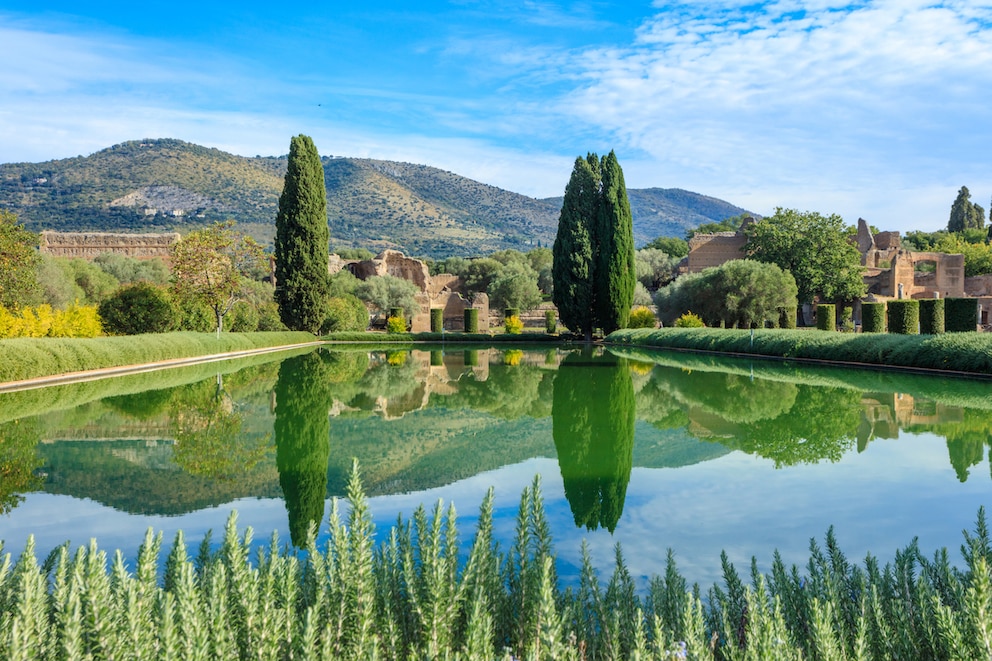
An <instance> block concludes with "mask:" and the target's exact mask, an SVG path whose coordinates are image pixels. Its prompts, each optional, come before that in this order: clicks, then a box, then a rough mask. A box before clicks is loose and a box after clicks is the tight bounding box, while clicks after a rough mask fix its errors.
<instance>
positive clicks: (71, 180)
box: [0, 139, 743, 257]
mask: <svg viewBox="0 0 992 661" xmlns="http://www.w3.org/2000/svg"><path fill="white" fill-rule="evenodd" d="M323 162H324V172H325V178H326V181H327V192H328V222H329V224H330V231H331V243H332V245H334V246H362V247H367V248H370V249H371V250H373V252H378V251H379V250H381V249H383V248H390V247H391V248H398V249H400V250H403V251H404V252H406V253H407V254H411V255H427V256H433V257H443V256H447V255H451V254H459V255H476V254H485V253H488V252H492V251H494V250H500V249H503V248H517V249H520V250H526V249H528V248H530V247H532V246H536V245H539V244H540V245H546V246H547V245H550V244H551V243H552V242H553V241H554V233H555V229H556V227H557V222H558V212H559V210H560V208H561V198H550V199H545V200H539V199H534V198H530V197H526V196H524V195H519V194H517V193H512V192H509V191H505V190H502V189H500V188H496V187H494V186H489V185H487V184H482V183H479V182H477V181H473V180H472V179H468V178H466V177H462V176H459V175H457V174H454V173H452V172H446V171H444V170H440V169H438V168H433V167H429V166H426V165H413V164H409V163H397V162H392V161H378V160H370V159H357V158H341V157H338V158H334V157H325V158H324V159H323ZM285 171H286V157H285V156H281V157H262V156H256V157H251V158H249V157H242V156H235V155H233V154H228V153H226V152H223V151H220V150H217V149H210V148H207V147H201V146H199V145H194V144H190V143H187V142H182V141H180V140H171V139H163V140H143V141H132V142H125V143H122V144H119V145H115V146H113V147H110V148H108V149H104V150H102V151H99V152H97V153H95V154H92V155H90V156H85V157H82V156H80V157H76V158H69V159H62V160H56V161H47V162H44V163H8V164H0V208H5V209H8V210H10V211H13V212H14V213H16V214H17V215H18V216H19V217H20V218H21V219H22V220H23V221H24V222H25V224H26V225H27V226H28V227H29V228H30V229H32V230H35V231H40V230H43V229H52V230H61V231H80V230H95V231H126V232H146V231H163V230H176V231H180V232H184V231H188V230H190V229H193V228H196V227H200V226H203V225H205V224H208V223H211V222H213V221H216V220H224V219H227V218H233V219H235V220H237V221H238V223H239V225H240V226H241V227H242V228H243V229H245V230H247V231H249V232H250V233H251V234H253V235H254V236H255V237H256V238H258V239H259V240H260V241H261V242H262V243H263V244H267V243H270V242H271V241H272V237H273V235H274V233H275V227H274V218H275V214H276V206H277V204H278V200H279V193H280V192H281V190H282V184H283V175H284V174H285ZM567 179H568V173H563V174H562V186H563V188H564V184H565V182H566V181H567ZM628 192H629V194H630V199H631V208H632V211H633V216H634V235H635V239H636V241H637V243H638V244H639V245H640V244H642V243H644V242H646V241H649V240H651V239H653V238H654V237H656V236H682V235H683V234H684V233H685V230H686V229H688V228H691V227H695V226H697V225H699V224H700V223H704V222H712V221H718V220H722V219H723V218H726V217H728V216H732V215H736V214H739V213H742V212H743V209H740V208H738V207H736V206H734V205H732V204H729V203H727V202H723V201H722V200H717V199H715V198H711V197H706V196H704V195H698V194H696V193H690V192H688V191H683V190H679V189H660V188H649V189H640V190H637V189H631V190H629V191H628Z"/></svg>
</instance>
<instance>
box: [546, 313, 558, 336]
mask: <svg viewBox="0 0 992 661" xmlns="http://www.w3.org/2000/svg"><path fill="white" fill-rule="evenodd" d="M544 331H545V332H546V333H557V332H558V320H557V319H556V318H555V311H554V310H545V311H544Z"/></svg>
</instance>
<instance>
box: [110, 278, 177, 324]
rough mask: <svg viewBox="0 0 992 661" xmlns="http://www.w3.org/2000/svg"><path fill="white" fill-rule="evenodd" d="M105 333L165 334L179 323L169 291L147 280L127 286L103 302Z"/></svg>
mask: <svg viewBox="0 0 992 661" xmlns="http://www.w3.org/2000/svg"><path fill="white" fill-rule="evenodd" d="M99 313H100V319H101V321H102V322H103V330H104V332H107V333H110V334H113V335H137V334H138V333H164V332H166V331H168V330H170V329H171V328H172V327H173V325H174V324H175V322H176V319H175V311H174V308H173V305H172V301H171V299H170V298H169V294H168V292H167V291H166V290H165V289H164V288H162V287H158V286H156V285H153V284H151V283H148V282H135V283H134V284H130V285H124V286H123V287H121V288H120V289H118V290H117V291H116V292H114V294H113V295H111V296H110V298H108V299H107V300H105V301H103V302H102V303H100V307H99Z"/></svg>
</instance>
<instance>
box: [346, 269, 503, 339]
mask: <svg viewBox="0 0 992 661" xmlns="http://www.w3.org/2000/svg"><path fill="white" fill-rule="evenodd" d="M341 270H348V271H350V272H351V274H352V275H354V276H355V277H356V278H358V279H359V280H367V279H369V278H371V277H373V276H381V275H391V276H393V277H396V278H402V279H403V280H408V281H410V282H412V283H413V284H414V285H416V286H417V289H419V290H420V292H419V293H418V294H417V295H416V297H415V298H416V300H417V303H418V304H419V305H420V310H419V311H418V312H417V313H416V314H414V315H413V319H411V320H410V330H411V331H412V332H414V333H424V332H429V331H430V329H431V312H430V311H431V308H441V309H443V310H444V313H443V315H442V316H443V320H444V329H445V330H452V331H460V330H464V324H465V309H466V308H478V310H479V330H480V331H482V332H484V331H486V330H488V319H489V297H488V296H487V295H486V294H484V293H479V294H476V295H475V296H474V297H473V298H472V299H471V300H469V299H468V298H467V297H466V292H465V286H464V283H463V282H462V281H461V279H460V278H458V277H457V276H454V275H451V274H450V273H442V274H439V275H434V276H432V275H431V274H430V270H429V269H428V268H427V264H425V263H424V262H422V261H421V260H419V259H414V258H413V257H407V256H406V255H404V254H403V253H401V252H399V251H398V250H384V251H382V252H381V253H379V254H378V255H377V256H376V257H374V258H373V259H367V260H344V259H341V257H339V256H338V255H331V256H330V259H329V260H328V272H329V273H331V274H332V275H333V274H334V273H337V272H339V271H341Z"/></svg>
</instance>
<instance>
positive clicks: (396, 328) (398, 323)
mask: <svg viewBox="0 0 992 661" xmlns="http://www.w3.org/2000/svg"><path fill="white" fill-rule="evenodd" d="M386 332H387V333H405V332H406V319H404V318H403V317H402V316H399V317H396V316H391V317H389V318H388V319H386Z"/></svg>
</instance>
